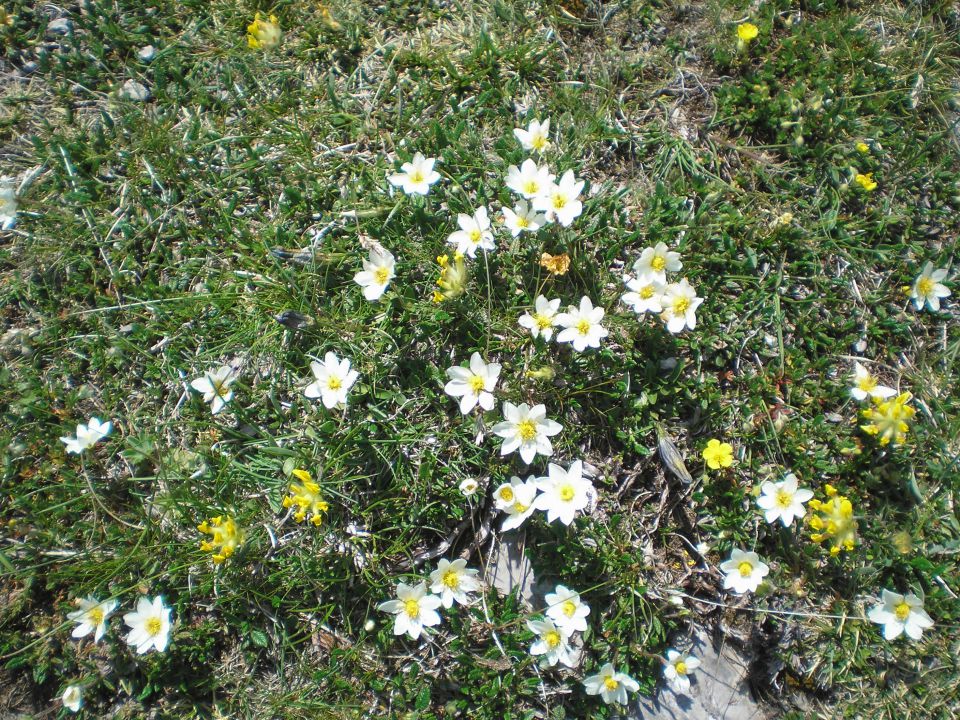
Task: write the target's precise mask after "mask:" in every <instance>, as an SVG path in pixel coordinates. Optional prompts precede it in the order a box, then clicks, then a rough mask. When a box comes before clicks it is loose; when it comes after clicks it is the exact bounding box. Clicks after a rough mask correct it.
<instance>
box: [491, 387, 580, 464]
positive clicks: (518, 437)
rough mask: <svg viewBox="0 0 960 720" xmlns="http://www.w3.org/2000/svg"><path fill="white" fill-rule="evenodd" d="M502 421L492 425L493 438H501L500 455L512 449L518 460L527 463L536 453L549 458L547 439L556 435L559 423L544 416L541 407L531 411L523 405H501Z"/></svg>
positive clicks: (544, 411)
mask: <svg viewBox="0 0 960 720" xmlns="http://www.w3.org/2000/svg"><path fill="white" fill-rule="evenodd" d="M503 418H504V419H503V421H502V422H498V423H497V424H496V425H494V426H493V428H492V430H493V433H494V434H495V435H498V436H500V437H502V438H503V445H501V446H500V454H501V455H508V454H510V453H512V452H513V451H514V450H519V451H520V457H521V458H523V461H524V462H525V463H527V464H530V463H531V462H533V458H534V457H536V455H537V454H540V455H545V456H550V455H553V443H551V442H550V438H551V437H553V436H554V435H556V434H557V433H558V432H560V431H561V430H562V429H563V427H562V426H561V425H560V423H558V422H555V421H553V420H550V419H549V418H548V417H547V409H546V407H544V406H543V405H534V406H533V407H532V408H531V407H530V406H529V405H527V404H526V403H521V404H520V405H514V404H513V403H511V402H504V403H503Z"/></svg>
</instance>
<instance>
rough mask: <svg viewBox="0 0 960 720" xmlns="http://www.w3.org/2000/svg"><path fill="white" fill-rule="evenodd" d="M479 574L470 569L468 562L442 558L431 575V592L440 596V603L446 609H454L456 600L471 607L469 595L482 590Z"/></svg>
mask: <svg viewBox="0 0 960 720" xmlns="http://www.w3.org/2000/svg"><path fill="white" fill-rule="evenodd" d="M478 572H480V571H479V570H471V569H470V568H468V567H467V561H466V560H459V559H458V560H454V561H453V562H450V561H449V560H447V559H445V558H440V562H438V563H437V569H436V570H434V571H433V572H432V573H430V592H432V593H436V594H437V595H439V596H440V603H441V604H442V605H443V606H444V607H445V608H449V607H453V601H454V600H456V601H457V603H458V604H460V605H469V604H470V598H469V597H467V593H472V592H476V591H477V590H479V589H480V581H479V580H477V573H478Z"/></svg>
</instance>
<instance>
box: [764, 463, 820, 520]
mask: <svg viewBox="0 0 960 720" xmlns="http://www.w3.org/2000/svg"><path fill="white" fill-rule="evenodd" d="M760 490H761V491H762V492H763V495H761V496H760V497H758V498H757V505H759V506H760V509H761V510H763V515H764V517H765V518H766V519H767V522H768V523H773V522H776V521H777V520H780V521H781V522H782V523H783V526H784V527H789V526H790V524H791V523H793V519H794V518H797V519H798V520H799V519H800V518H802V517H804V516H805V515H806V514H807V509H806V508H805V507H804V506H803V504H804V503H805V502H807V501H808V500H809V499H810V498H812V497H813V491H812V490H808V489H806V488H798V487H797V476H796V475H794V474H793V473H787V474H786V475H784V476H783V480H781V481H780V482H776V483H773V482H769V481H768V482H765V483H763V484H762V485H761V486H760Z"/></svg>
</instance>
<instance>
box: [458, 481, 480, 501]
mask: <svg viewBox="0 0 960 720" xmlns="http://www.w3.org/2000/svg"><path fill="white" fill-rule="evenodd" d="M479 488H480V483H478V482H477V481H476V480H474V479H473V478H467V479H466V480H463V481H462V482H461V483H460V492H462V493H463V496H464V497H470V496H471V495H473V494H474V493H475V492H476V491H477V490H478V489H479Z"/></svg>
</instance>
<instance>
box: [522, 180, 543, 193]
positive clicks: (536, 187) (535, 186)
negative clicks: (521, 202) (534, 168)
mask: <svg viewBox="0 0 960 720" xmlns="http://www.w3.org/2000/svg"><path fill="white" fill-rule="evenodd" d="M523 191H524V192H525V193H526V194H527V195H536V194H537V193H539V192H540V183H538V182H537V181H536V180H527V182H526V184H525V185H524V186H523Z"/></svg>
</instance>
